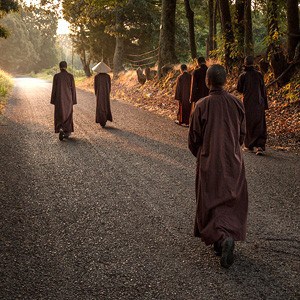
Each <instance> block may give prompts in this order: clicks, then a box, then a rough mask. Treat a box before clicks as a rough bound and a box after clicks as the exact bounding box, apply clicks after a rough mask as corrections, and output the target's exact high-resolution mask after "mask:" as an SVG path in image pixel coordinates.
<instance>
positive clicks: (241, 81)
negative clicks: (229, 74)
mask: <svg viewBox="0 0 300 300" xmlns="http://www.w3.org/2000/svg"><path fill="white" fill-rule="evenodd" d="M244 81H245V78H244V76H243V74H242V75H240V77H239V79H238V83H237V87H236V89H237V91H238V92H239V93H241V94H242V93H243V92H244Z"/></svg>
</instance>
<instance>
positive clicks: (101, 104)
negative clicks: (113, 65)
mask: <svg viewBox="0 0 300 300" xmlns="http://www.w3.org/2000/svg"><path fill="white" fill-rule="evenodd" d="M94 90H95V95H96V98H97V105H96V123H100V125H101V126H102V127H104V126H105V124H106V122H107V121H111V122H112V115H111V110H110V90H111V80H110V76H109V75H108V74H106V73H99V74H97V75H96V76H95V79H94Z"/></svg>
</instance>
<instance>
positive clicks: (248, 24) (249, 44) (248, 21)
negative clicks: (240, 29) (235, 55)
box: [244, 0, 254, 56]
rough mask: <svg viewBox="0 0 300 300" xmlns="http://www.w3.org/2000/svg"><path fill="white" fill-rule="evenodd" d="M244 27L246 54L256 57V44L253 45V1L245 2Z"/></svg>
mask: <svg viewBox="0 0 300 300" xmlns="http://www.w3.org/2000/svg"><path fill="white" fill-rule="evenodd" d="M244 1H245V2H244V20H245V21H244V22H245V23H244V25H245V27H244V28H245V39H244V40H245V47H244V54H245V56H247V55H254V44H253V31H252V14H251V12H252V10H251V2H252V1H251V0H244Z"/></svg>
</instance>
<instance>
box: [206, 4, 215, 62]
mask: <svg viewBox="0 0 300 300" xmlns="http://www.w3.org/2000/svg"><path fill="white" fill-rule="evenodd" d="M214 11H215V9H214V0H208V13H209V32H208V38H207V53H206V56H207V57H209V53H210V52H211V51H212V50H214V49H215V48H214V39H215V35H214Z"/></svg>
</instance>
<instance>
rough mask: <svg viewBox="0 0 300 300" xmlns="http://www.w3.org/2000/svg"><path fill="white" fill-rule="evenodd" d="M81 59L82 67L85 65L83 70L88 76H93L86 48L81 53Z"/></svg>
mask: <svg viewBox="0 0 300 300" xmlns="http://www.w3.org/2000/svg"><path fill="white" fill-rule="evenodd" d="M80 60H81V63H82V67H83V71H84V73H85V76H86V77H91V76H92V73H91V69H90V62H89V61H88V60H87V59H86V53H85V50H83V51H82V53H81V55H80Z"/></svg>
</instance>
